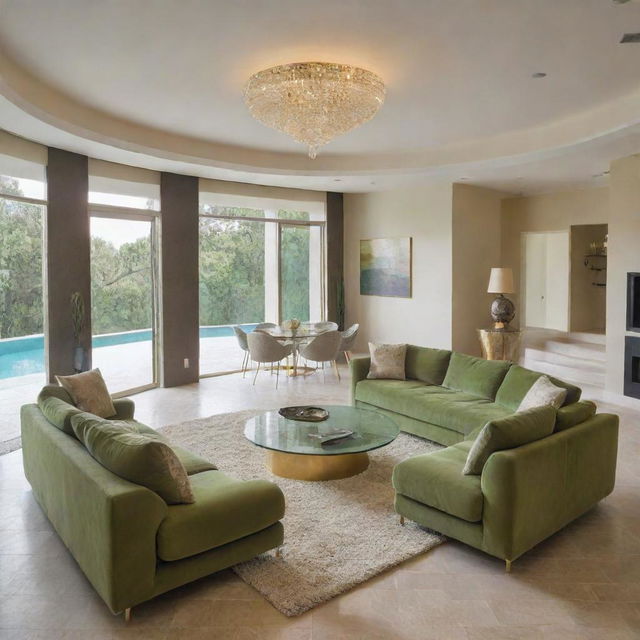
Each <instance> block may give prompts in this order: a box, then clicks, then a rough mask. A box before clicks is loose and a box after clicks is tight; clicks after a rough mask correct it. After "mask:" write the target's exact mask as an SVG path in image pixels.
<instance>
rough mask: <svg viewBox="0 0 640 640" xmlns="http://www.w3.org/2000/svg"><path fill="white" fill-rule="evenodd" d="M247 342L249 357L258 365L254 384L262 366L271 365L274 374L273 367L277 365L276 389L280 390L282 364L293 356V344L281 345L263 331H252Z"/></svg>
mask: <svg viewBox="0 0 640 640" xmlns="http://www.w3.org/2000/svg"><path fill="white" fill-rule="evenodd" d="M247 342H248V344H249V357H250V358H251V360H253V362H255V363H256V374H255V376H253V384H255V383H256V379H257V377H258V372H259V371H260V364H263V365H266V364H268V363H271V367H272V373H273V366H274V365H275V364H276V363H277V365H278V367H277V369H276V389H277V388H278V380H279V379H280V362H281V361H282V360H284V358H286V357H288V356H290V355H291V352H292V351H293V345H292V344H280V343H279V342H278V341H277V340H276V339H275V338H274V337H272V336H270V335H269V334H268V333H263V332H262V331H252V332H251V333H249V334H247Z"/></svg>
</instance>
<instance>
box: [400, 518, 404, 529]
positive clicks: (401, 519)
mask: <svg viewBox="0 0 640 640" xmlns="http://www.w3.org/2000/svg"><path fill="white" fill-rule="evenodd" d="M400 524H401V525H402V526H403V527H404V516H400Z"/></svg>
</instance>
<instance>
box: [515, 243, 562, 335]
mask: <svg viewBox="0 0 640 640" xmlns="http://www.w3.org/2000/svg"><path fill="white" fill-rule="evenodd" d="M522 243H523V247H522V248H523V251H522V255H523V264H522V280H523V281H522V283H521V284H522V286H521V290H522V291H523V293H524V295H523V307H524V308H523V317H524V320H525V326H526V327H535V328H539V329H554V330H556V331H568V330H569V232H568V231H551V232H533V233H524V234H523V239H522Z"/></svg>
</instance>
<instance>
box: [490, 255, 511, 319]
mask: <svg viewBox="0 0 640 640" xmlns="http://www.w3.org/2000/svg"><path fill="white" fill-rule="evenodd" d="M514 292H515V289H514V287H513V271H512V270H511V269H510V268H508V267H493V268H492V269H491V275H490V277H489V286H488V287H487V293H497V294H498V297H497V298H495V299H494V301H493V302H492V303H491V318H492V320H493V323H494V325H493V326H494V328H495V329H506V328H507V325H508V324H509V323H510V322H511V321H512V320H513V318H514V317H515V315H516V310H515V307H514V305H513V302H511V300H509V298H505V297H504V294H505V293H514Z"/></svg>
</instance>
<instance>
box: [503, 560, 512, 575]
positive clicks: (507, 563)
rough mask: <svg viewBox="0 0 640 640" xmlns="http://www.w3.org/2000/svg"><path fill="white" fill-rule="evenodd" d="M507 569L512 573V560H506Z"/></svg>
mask: <svg viewBox="0 0 640 640" xmlns="http://www.w3.org/2000/svg"><path fill="white" fill-rule="evenodd" d="M504 562H505V571H506V572H507V573H511V560H505V561H504Z"/></svg>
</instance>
